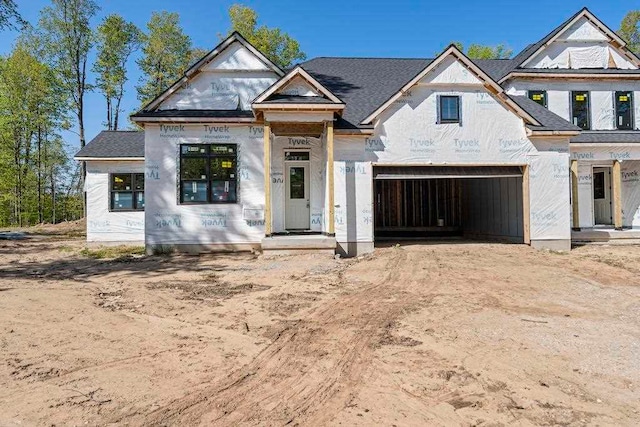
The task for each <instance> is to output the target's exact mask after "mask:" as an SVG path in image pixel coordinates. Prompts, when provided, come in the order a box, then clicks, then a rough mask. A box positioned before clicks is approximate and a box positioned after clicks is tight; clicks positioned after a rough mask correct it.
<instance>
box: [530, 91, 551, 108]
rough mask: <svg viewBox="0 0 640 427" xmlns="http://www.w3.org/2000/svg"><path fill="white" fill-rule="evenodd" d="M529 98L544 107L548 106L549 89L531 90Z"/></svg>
mask: <svg viewBox="0 0 640 427" xmlns="http://www.w3.org/2000/svg"><path fill="white" fill-rule="evenodd" d="M528 96H529V99H530V100H532V101H533V102H537V103H538V104H540V105H542V106H543V107H545V108H547V91H546V90H530V91H529V93H528Z"/></svg>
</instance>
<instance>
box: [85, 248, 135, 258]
mask: <svg viewBox="0 0 640 427" xmlns="http://www.w3.org/2000/svg"><path fill="white" fill-rule="evenodd" d="M144 253H145V252H144V246H102V247H99V248H96V249H90V248H84V249H83V250H81V251H80V254H81V255H84V256H86V257H88V258H93V259H111V258H121V257H126V256H134V255H144Z"/></svg>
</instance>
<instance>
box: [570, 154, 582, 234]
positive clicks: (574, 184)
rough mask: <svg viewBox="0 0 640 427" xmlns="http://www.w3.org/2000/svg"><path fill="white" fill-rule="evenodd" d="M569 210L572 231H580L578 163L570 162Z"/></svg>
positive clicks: (575, 161)
mask: <svg viewBox="0 0 640 427" xmlns="http://www.w3.org/2000/svg"><path fill="white" fill-rule="evenodd" d="M571 209H572V213H573V227H572V229H573V230H574V231H580V206H579V203H578V161H577V160H571Z"/></svg>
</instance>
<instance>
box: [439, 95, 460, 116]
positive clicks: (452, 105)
mask: <svg viewBox="0 0 640 427" xmlns="http://www.w3.org/2000/svg"><path fill="white" fill-rule="evenodd" d="M438 107H439V108H438V109H439V112H438V123H460V97H459V96H450V95H446V96H445V95H442V96H440V97H439V101H438Z"/></svg>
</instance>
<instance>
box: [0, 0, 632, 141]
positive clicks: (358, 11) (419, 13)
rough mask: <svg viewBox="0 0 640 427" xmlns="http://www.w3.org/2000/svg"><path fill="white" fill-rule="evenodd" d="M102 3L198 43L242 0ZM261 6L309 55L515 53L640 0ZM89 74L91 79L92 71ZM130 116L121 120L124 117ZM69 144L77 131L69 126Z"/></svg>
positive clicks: (94, 98)
mask: <svg viewBox="0 0 640 427" xmlns="http://www.w3.org/2000/svg"><path fill="white" fill-rule="evenodd" d="M97 2H98V3H99V4H100V6H101V8H102V10H101V11H100V13H99V16H98V17H97V18H96V19H95V22H94V24H95V25H97V24H98V23H99V21H100V20H101V19H102V18H103V17H104V16H106V15H108V14H110V13H119V14H121V15H122V16H124V17H125V19H127V20H130V21H133V22H134V23H135V24H136V25H138V26H139V27H141V28H143V29H144V28H145V24H146V22H147V21H148V20H149V17H150V16H151V12H152V11H160V10H167V11H171V12H178V13H179V14H180V17H181V23H182V26H183V28H184V30H185V32H186V33H187V34H188V35H189V36H190V37H191V39H192V41H193V44H194V46H197V47H203V48H213V47H214V46H215V45H216V44H217V43H218V42H219V34H221V33H226V31H227V30H228V28H229V20H228V16H227V9H228V8H229V6H230V5H231V4H233V3H237V2H238V1H226V0H224V1H222V0H182V1H180V0H97ZM17 3H18V6H19V8H20V12H21V13H22V15H23V17H24V18H25V19H27V20H28V21H29V22H31V23H33V24H35V23H36V22H37V20H38V15H39V11H40V10H41V9H42V8H43V7H44V6H46V5H48V4H49V0H18V1H17ZM242 3H243V4H246V5H248V6H250V7H252V8H254V9H256V10H257V11H258V14H259V17H260V20H261V23H262V24H266V25H268V26H270V27H280V28H282V29H283V30H284V31H286V32H288V33H289V34H290V35H292V36H293V37H294V38H296V39H297V40H298V41H299V42H300V44H301V47H302V49H303V50H304V51H305V53H306V54H307V57H308V58H312V57H314V56H382V57H433V56H434V55H435V54H436V53H437V52H439V51H440V50H442V49H443V48H444V47H446V46H447V45H448V44H449V43H450V42H451V41H452V40H457V41H461V42H463V43H464V44H469V43H481V44H491V45H495V44H498V43H506V44H507V45H508V46H509V47H510V48H512V49H513V51H514V54H515V53H517V52H518V51H519V50H521V49H522V48H524V47H525V46H526V45H527V44H529V43H533V42H535V41H537V40H538V39H540V38H542V37H543V36H544V35H545V34H547V33H548V32H549V31H551V30H552V29H553V28H555V27H556V26H557V25H559V24H560V23H561V22H562V21H564V20H565V19H567V18H568V17H569V16H571V15H572V14H574V13H575V12H577V11H578V10H579V9H581V8H582V7H584V6H587V7H588V8H589V9H590V10H591V11H592V12H593V13H595V14H596V15H597V16H598V17H600V19H602V20H603V21H604V22H605V23H606V24H607V25H609V27H611V28H612V29H614V30H617V29H618V27H619V25H620V21H621V20H622V18H623V17H624V15H625V14H626V13H627V12H628V11H629V10H631V9H638V8H640V0H599V1H585V0H582V1H580V0H536V1H518V0H512V1H504V0H500V1H490V0H486V1H474V0H457V1H449V2H442V1H437V2H436V1H430V0H423V1H420V0H414V1H408V0H395V1H393V0H391V1H389V0H387V1H378V0H368V1H360V0H359V1H349V0H322V1H308V0H307V1H305V0H269V1H244V2H242ZM16 36H17V34H16V33H15V32H7V31H5V32H3V33H0V54H3V55H4V54H8V53H9V52H10V51H11V48H12V45H13V42H14V41H15V38H16ZM139 77H140V74H139V71H138V69H137V66H136V64H135V62H134V61H133V60H132V61H131V64H130V73H129V83H128V85H127V88H126V89H127V93H126V94H125V99H124V101H123V108H124V109H125V115H126V114H128V113H130V112H133V110H135V109H136V108H137V107H138V102H137V99H136V92H135V85H136V84H137V83H138V79H139ZM90 80H93V76H91V78H90ZM104 110H105V106H104V101H103V99H102V97H101V96H100V94H98V93H90V94H88V95H87V101H86V110H85V120H86V136H87V141H89V140H90V139H91V138H93V137H94V136H95V135H97V134H98V132H100V130H101V129H102V128H103V122H104V116H105V112H104ZM125 122H126V123H127V124H128V121H127V120H123V121H122V123H125ZM64 137H65V140H66V141H67V143H68V145H69V149H70V151H71V152H75V150H76V149H77V148H78V147H79V142H78V139H77V136H76V135H75V134H72V133H65V134H64Z"/></svg>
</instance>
